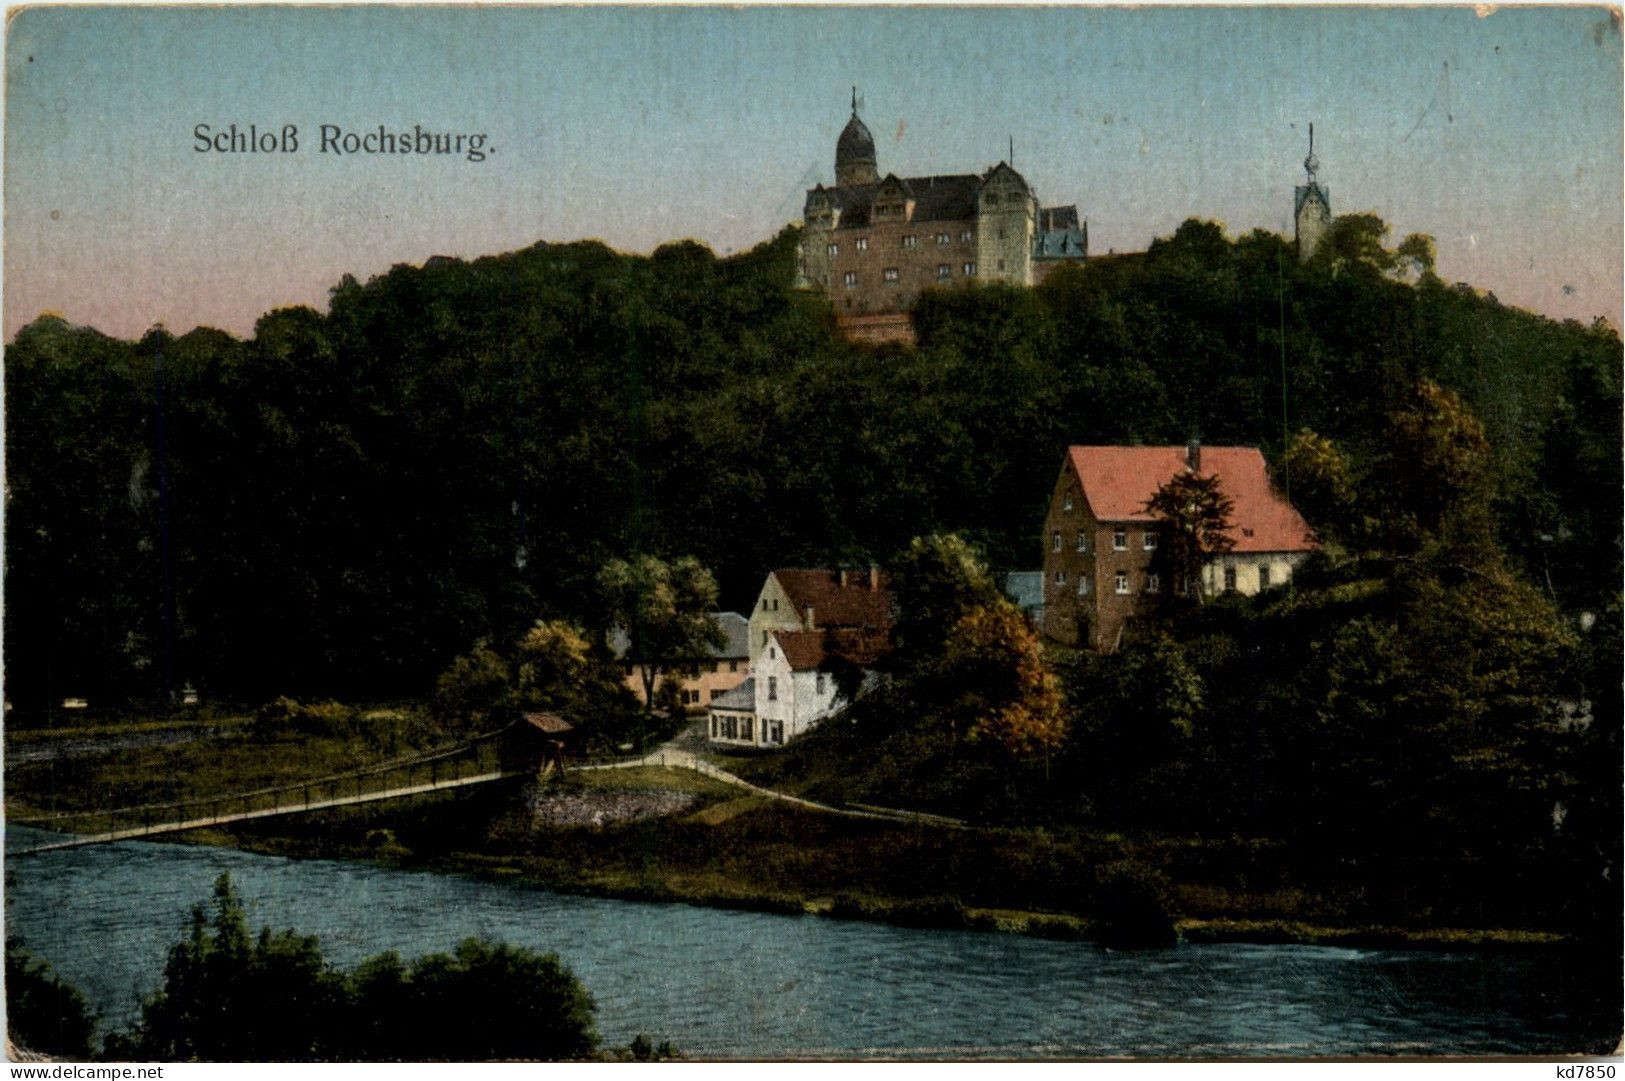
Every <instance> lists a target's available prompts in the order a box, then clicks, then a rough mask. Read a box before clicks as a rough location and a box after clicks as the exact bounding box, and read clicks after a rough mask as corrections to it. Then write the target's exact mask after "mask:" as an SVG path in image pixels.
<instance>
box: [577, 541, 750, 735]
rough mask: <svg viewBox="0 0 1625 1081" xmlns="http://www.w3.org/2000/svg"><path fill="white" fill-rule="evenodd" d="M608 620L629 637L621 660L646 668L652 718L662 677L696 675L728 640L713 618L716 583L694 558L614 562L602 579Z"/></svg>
mask: <svg viewBox="0 0 1625 1081" xmlns="http://www.w3.org/2000/svg"><path fill="white" fill-rule="evenodd" d="M598 585H599V589H600V591H601V592H602V595H603V600H604V611H605V614H606V615H607V616H608V618H609V619H610V620H611V621H612V622H613V623H614V624H615V625H616V626H618V627H620V628H622V629H623V630H624V631H625V632H626V636H627V649H626V654H625V655H624V656H623V657H622V658H621V659H622V660H623V661H624V662H625V663H627V664H632V665H637V666H639V667H640V668H641V669H642V679H643V703H644V710H645V712H646V713H652V712H653V710H654V702H655V684H656V683H657V682H658V680H659V678H660V676H661V675H692V674H696V673H697V672H698V671H699V666H700V665H701V664H703V663H705V662H706V661H707V659H708V658H709V655H710V652H711V651H712V650H714V649H716V648H718V647H720V646H721V645H722V644H723V642H724V641H725V636H724V635H723V632H722V628H721V627H720V626H718V624H717V621H716V620H715V619H714V618H713V617H712V615H711V613H712V611H713V610H714V609H715V608H716V605H717V583H716V579H714V578H712V577H711V572H710V571H708V570H706V569H705V567H704V566H702V565H701V564H700V561H699V560H697V559H695V558H694V557H693V556H681V557H679V558H677V559H675V560H673V561H672V562H670V563H667V562H666V561H664V560H662V559H659V558H657V557H655V556H650V555H645V556H639V557H637V558H636V559H634V560H632V561H630V562H628V561H627V560H624V559H612V560H610V561H609V562H608V563H606V564H605V565H604V568H603V570H601V571H600V572H599V574H598Z"/></svg>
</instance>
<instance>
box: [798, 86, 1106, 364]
mask: <svg viewBox="0 0 1625 1081" xmlns="http://www.w3.org/2000/svg"><path fill="white" fill-rule="evenodd" d="M802 220H803V223H804V224H803V230H802V236H801V252H800V265H799V280H798V284H799V285H801V286H803V287H804V288H810V289H819V290H822V291H823V292H824V293H825V295H827V296H828V297H829V298H830V300H831V301H832V303H833V304H834V306H835V313H836V320H837V323H838V324H839V325H840V326H841V328H842V330H843V332H844V333H846V334H847V336H848V337H851V338H856V339H860V340H864V339H867V340H899V339H901V340H911V339H912V337H913V329H912V326H911V325H910V323H909V317H908V313H909V311H910V310H911V309H912V308H913V306H914V302H915V301H916V300H918V299H919V296H920V294H921V293H922V292H924V291H925V290H926V289H929V288H942V287H949V286H953V285H955V284H963V283H967V282H976V281H996V282H1008V283H1010V284H1013V285H1035V284H1037V283H1038V282H1039V281H1041V280H1043V278H1044V276H1045V275H1046V274H1048V273H1049V272H1050V271H1051V270H1052V269H1053V268H1054V267H1056V266H1059V265H1062V264H1064V263H1067V262H1074V261H1077V260H1081V259H1084V258H1085V257H1086V256H1087V255H1088V249H1089V225H1088V222H1087V221H1085V220H1082V219H1080V218H1079V216H1078V208H1077V207H1076V206H1053V207H1043V206H1040V204H1039V200H1038V196H1037V194H1036V193H1035V192H1034V191H1033V189H1032V186H1031V185H1029V184H1028V183H1027V180H1026V178H1024V177H1023V176H1022V175H1021V174H1020V173H1018V172H1016V170H1015V169H1014V168H1012V167H1011V165H1010V163H1009V162H1004V161H1001V162H999V163H998V164H997V165H995V166H993V167H992V168H990V169H988V170H986V171H985V172H983V173H981V174H974V173H961V174H953V175H946V176H918V177H899V176H897V175H896V174H895V173H887V174H886V175H885V176H882V175H881V174H880V170H879V166H878V162H877V159H876V156H875V141H874V137H873V136H872V135H870V134H869V129H868V128H867V127H866V126H865V125H864V123H863V121H862V120H860V119H859V118H858V110H857V100H856V95H855V94H854V98H853V104H852V117H851V119H849V120H848V121H847V124H846V128H845V129H844V130H843V131H842V132H841V135H840V138H839V139H837V140H836V143H835V184H834V186H833V187H825V186H824V185H823V184H819V185H817V186H816V187H813V188H811V189H810V190H808V192H807V201H806V205H805V208H804V210H803V214H802Z"/></svg>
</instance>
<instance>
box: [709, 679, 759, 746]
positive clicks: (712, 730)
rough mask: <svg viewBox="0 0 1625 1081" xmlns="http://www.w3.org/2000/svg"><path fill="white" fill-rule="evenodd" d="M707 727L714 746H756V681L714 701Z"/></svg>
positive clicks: (746, 681) (748, 682) (741, 685)
mask: <svg viewBox="0 0 1625 1081" xmlns="http://www.w3.org/2000/svg"><path fill="white" fill-rule="evenodd" d="M706 727H707V730H708V734H709V736H710V739H711V742H712V743H722V744H726V745H728V746H730V747H754V746H756V681H755V679H746V680H745V682H743V683H741V684H740V685H739V686H737V687H735V688H734V689H733V690H731V691H726V692H724V693H723V694H720V695H718V696H717V697H716V698H713V699H712V700H711V704H710V705H709V706H708V707H706Z"/></svg>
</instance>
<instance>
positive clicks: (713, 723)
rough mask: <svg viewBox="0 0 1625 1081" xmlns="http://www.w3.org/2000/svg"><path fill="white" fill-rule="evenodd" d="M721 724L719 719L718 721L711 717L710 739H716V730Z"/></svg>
mask: <svg viewBox="0 0 1625 1081" xmlns="http://www.w3.org/2000/svg"><path fill="white" fill-rule="evenodd" d="M721 724H722V721H721V720H720V719H718V718H716V717H712V718H711V738H712V739H716V738H717V728H718V727H719V726H720V725H721Z"/></svg>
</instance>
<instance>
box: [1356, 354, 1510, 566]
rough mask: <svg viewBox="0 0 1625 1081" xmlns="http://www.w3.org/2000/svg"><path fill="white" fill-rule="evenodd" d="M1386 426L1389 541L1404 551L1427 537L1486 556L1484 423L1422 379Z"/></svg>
mask: <svg viewBox="0 0 1625 1081" xmlns="http://www.w3.org/2000/svg"><path fill="white" fill-rule="evenodd" d="M1388 422H1389V430H1388V453H1387V455H1386V457H1385V459H1384V461H1383V479H1384V481H1385V482H1386V483H1385V484H1384V496H1383V500H1384V505H1385V507H1386V510H1387V519H1388V523H1389V532H1390V540H1391V541H1392V542H1393V543H1395V544H1396V545H1397V546H1398V547H1400V548H1402V549H1407V548H1415V547H1416V546H1417V545H1419V544H1421V543H1422V541H1423V540H1425V539H1426V538H1428V537H1434V538H1437V539H1439V540H1441V541H1445V542H1446V543H1454V544H1457V545H1459V546H1461V547H1462V548H1464V549H1467V550H1476V552H1477V553H1478V554H1479V555H1480V556H1483V555H1485V554H1487V553H1486V551H1485V549H1486V548H1487V547H1488V546H1490V545H1492V543H1493V528H1492V523H1491V521H1490V517H1489V503H1490V499H1491V494H1492V493H1491V488H1490V482H1491V474H1490V444H1489V440H1488V439H1487V438H1486V437H1485V435H1484V425H1483V424H1481V423H1480V422H1479V420H1478V418H1477V417H1475V416H1474V415H1473V414H1472V412H1471V411H1470V410H1469V409H1468V408H1467V406H1466V404H1465V403H1464V402H1462V400H1461V398H1460V397H1459V396H1458V395H1457V394H1455V393H1454V392H1452V391H1450V390H1447V389H1445V388H1444V387H1441V386H1439V384H1437V383H1435V382H1433V381H1432V380H1428V379H1423V380H1421V381H1419V382H1418V383H1417V384H1416V386H1415V388H1414V390H1413V391H1412V392H1411V393H1410V395H1408V400H1407V401H1405V402H1404V403H1403V404H1402V405H1401V406H1400V407H1399V408H1397V409H1395V410H1394V411H1393V412H1392V413H1391V414H1390V415H1389V418H1388Z"/></svg>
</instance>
